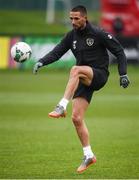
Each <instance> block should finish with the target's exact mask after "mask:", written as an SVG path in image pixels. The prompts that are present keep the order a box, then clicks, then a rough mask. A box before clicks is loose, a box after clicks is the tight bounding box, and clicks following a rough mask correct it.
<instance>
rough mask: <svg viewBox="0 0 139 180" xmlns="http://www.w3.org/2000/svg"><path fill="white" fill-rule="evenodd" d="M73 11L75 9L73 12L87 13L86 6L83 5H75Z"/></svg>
mask: <svg viewBox="0 0 139 180" xmlns="http://www.w3.org/2000/svg"><path fill="white" fill-rule="evenodd" d="M71 11H73V12H80V13H81V14H83V15H87V10H86V7H85V6H82V5H78V6H75V7H74V8H72V10H71Z"/></svg>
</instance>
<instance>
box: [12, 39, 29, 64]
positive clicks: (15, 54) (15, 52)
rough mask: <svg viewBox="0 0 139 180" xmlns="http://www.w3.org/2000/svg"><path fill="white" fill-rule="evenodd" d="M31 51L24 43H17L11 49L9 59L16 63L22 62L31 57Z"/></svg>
mask: <svg viewBox="0 0 139 180" xmlns="http://www.w3.org/2000/svg"><path fill="white" fill-rule="evenodd" d="M31 54H32V50H31V47H30V46H29V45H28V44H27V43H25V42H18V43H16V44H14V45H13V46H12V48H11V57H12V58H13V59H14V60H15V61H16V62H20V63H22V62H24V61H26V60H28V59H29V58H30V57H31Z"/></svg>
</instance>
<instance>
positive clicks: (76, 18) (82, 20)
mask: <svg viewBox="0 0 139 180" xmlns="http://www.w3.org/2000/svg"><path fill="white" fill-rule="evenodd" d="M70 19H71V23H72V26H73V28H74V29H83V28H84V27H85V26H86V20H87V17H86V16H85V15H83V14H81V13H80V12H73V11H71V12H70Z"/></svg>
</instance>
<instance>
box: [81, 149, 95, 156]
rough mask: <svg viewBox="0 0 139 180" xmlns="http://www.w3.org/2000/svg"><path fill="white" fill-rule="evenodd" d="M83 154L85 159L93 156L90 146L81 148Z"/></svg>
mask: <svg viewBox="0 0 139 180" xmlns="http://www.w3.org/2000/svg"><path fill="white" fill-rule="evenodd" d="M83 153H84V156H86V157H87V158H92V157H93V156H94V153H93V152H92V149H91V146H86V147H83Z"/></svg>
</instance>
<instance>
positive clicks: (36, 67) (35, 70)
mask: <svg viewBox="0 0 139 180" xmlns="http://www.w3.org/2000/svg"><path fill="white" fill-rule="evenodd" d="M42 66H43V64H42V63H41V62H37V63H36V64H35V65H34V67H33V74H37V72H38V69H39V68H40V67H42Z"/></svg>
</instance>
